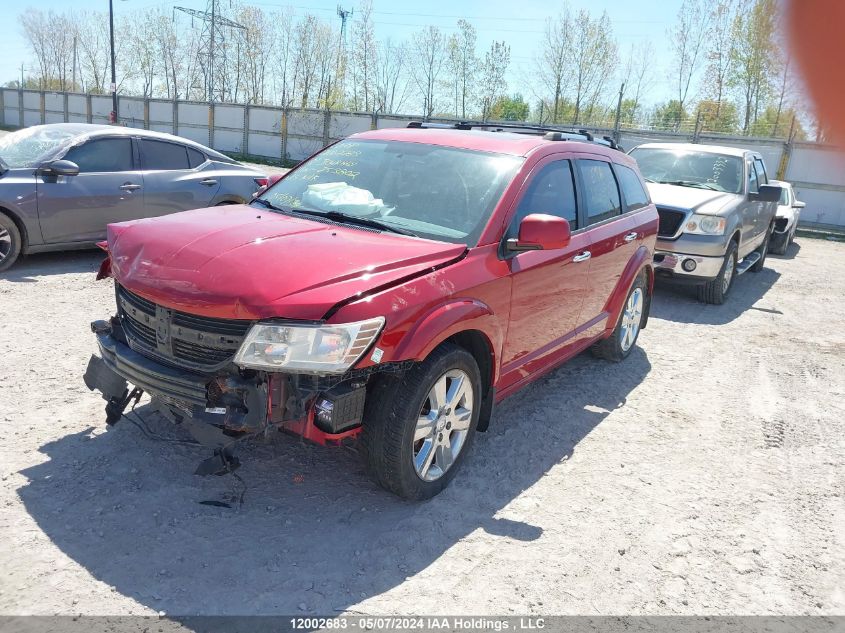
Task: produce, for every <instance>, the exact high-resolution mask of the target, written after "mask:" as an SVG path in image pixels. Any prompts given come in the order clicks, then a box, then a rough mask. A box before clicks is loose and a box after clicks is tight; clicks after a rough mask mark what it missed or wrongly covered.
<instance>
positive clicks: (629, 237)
mask: <svg viewBox="0 0 845 633" xmlns="http://www.w3.org/2000/svg"><path fill="white" fill-rule="evenodd" d="M639 236H640V234H639V233H637V232H634V233H628V235H626V236H625V237H624V240H625V241H626V242H633V241H634V240H635V239H637V238H638V237H639Z"/></svg>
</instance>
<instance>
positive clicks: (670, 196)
mask: <svg viewBox="0 0 845 633" xmlns="http://www.w3.org/2000/svg"><path fill="white" fill-rule="evenodd" d="M648 191H649V193H650V194H651V199H652V201H653V202H654V204H656V205H657V206H658V207H660V206H666V207H674V208H676V209H689V210H690V211H694V212H695V213H702V214H705V215H725V214H726V213H729V212H730V211H731V209H733V207H734V206H735V205H736V204H738V203H739V202H740V201H742V198H743V197H742V196H741V195H739V194H736V193H726V192H723V191H710V190H709V189H698V188H696V187H681V186H680V185H666V184H663V183H658V182H650V183H648Z"/></svg>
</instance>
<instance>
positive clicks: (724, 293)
mask: <svg viewBox="0 0 845 633" xmlns="http://www.w3.org/2000/svg"><path fill="white" fill-rule="evenodd" d="M736 250H737V246H736V242H734V241H733V240H731V243H730V246H728V252H727V253H725V261H724V262H722V269H721V270H720V271H719V275H718V276H717V277H716V278H715V279H711V280H710V281H708V282H707V283H705V284H704V285H702V286H699V287H698V299H699V301H703V302H704V303H711V304H714V305H722V304H723V303H724V302H725V300H726V299H727V298H728V293H729V292H730V291H731V288H732V287H733V282H734V279H735V278H736V264H737V258H736Z"/></svg>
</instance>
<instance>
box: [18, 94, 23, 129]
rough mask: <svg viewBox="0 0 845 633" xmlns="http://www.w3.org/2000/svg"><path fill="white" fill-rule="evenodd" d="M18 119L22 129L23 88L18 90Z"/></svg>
mask: <svg viewBox="0 0 845 633" xmlns="http://www.w3.org/2000/svg"><path fill="white" fill-rule="evenodd" d="M18 119H19V120H20V126H21V127H23V87H21V89H20V90H18Z"/></svg>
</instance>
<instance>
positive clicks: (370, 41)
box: [352, 0, 378, 112]
mask: <svg viewBox="0 0 845 633" xmlns="http://www.w3.org/2000/svg"><path fill="white" fill-rule="evenodd" d="M356 16H357V19H356V20H355V22H354V26H353V29H352V34H353V36H352V41H353V46H352V61H353V66H354V69H355V70H354V73H355V80H354V83H353V88H352V89H353V103H354V108H355V109H359V108H361V107H363V109H364V111H365V112H369V111H370V109H371V108H374V107H375V104H374V102H375V86H374V79H375V68H376V65H377V64H378V61H377V59H376V56H377V54H378V49H377V47H376V36H375V25H374V24H373V3H372V2H371V1H370V0H364V2H362V3H361V5H360V6H359V7H358V12H357V13H356Z"/></svg>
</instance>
